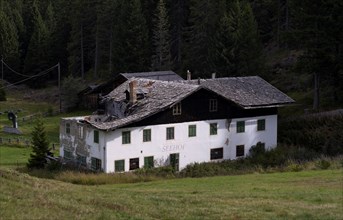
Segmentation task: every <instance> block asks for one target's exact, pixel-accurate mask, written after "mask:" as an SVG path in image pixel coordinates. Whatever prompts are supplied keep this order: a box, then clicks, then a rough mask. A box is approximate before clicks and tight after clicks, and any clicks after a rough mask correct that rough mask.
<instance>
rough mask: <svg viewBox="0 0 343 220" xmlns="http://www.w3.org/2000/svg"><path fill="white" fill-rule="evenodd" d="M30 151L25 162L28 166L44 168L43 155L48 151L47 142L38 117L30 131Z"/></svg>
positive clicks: (43, 128) (42, 125)
mask: <svg viewBox="0 0 343 220" xmlns="http://www.w3.org/2000/svg"><path fill="white" fill-rule="evenodd" d="M31 137H32V141H31V143H32V153H31V154H30V158H29V161H28V164H27V167H28V168H39V169H40V168H44V165H45V163H46V160H45V156H46V155H47V154H48V152H49V142H48V140H47V137H46V133H45V127H44V124H43V122H42V121H41V120H40V119H38V121H37V123H36V125H35V127H34V129H33V131H32V133H31Z"/></svg>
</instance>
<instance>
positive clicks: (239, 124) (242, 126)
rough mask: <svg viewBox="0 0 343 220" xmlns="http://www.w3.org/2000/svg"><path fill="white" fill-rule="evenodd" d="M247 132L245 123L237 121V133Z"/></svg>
mask: <svg viewBox="0 0 343 220" xmlns="http://www.w3.org/2000/svg"><path fill="white" fill-rule="evenodd" d="M243 132H245V121H237V133H243Z"/></svg>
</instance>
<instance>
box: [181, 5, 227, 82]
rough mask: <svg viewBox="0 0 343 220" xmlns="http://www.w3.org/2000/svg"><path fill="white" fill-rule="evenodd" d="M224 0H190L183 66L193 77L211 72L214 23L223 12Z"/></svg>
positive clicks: (217, 21) (216, 22)
mask: <svg viewBox="0 0 343 220" xmlns="http://www.w3.org/2000/svg"><path fill="white" fill-rule="evenodd" d="M225 5H226V4H225V1H223V0H218V1H208V0H193V1H190V16H189V27H188V28H187V31H186V41H187V44H186V48H185V57H186V60H185V65H186V66H185V67H184V68H186V69H190V70H191V71H192V72H193V73H194V75H195V77H197V76H202V77H205V76H206V75H208V74H210V73H211V72H213V69H212V68H211V65H210V63H211V61H210V57H211V56H212V55H213V52H214V49H213V47H214V43H213V41H214V39H213V38H214V33H215V32H216V25H217V24H218V23H219V20H220V18H221V17H222V15H223V14H224V12H225V8H226V7H225Z"/></svg>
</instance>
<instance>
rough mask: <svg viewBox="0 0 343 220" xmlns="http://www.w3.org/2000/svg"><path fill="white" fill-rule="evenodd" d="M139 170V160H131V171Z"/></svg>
mask: <svg viewBox="0 0 343 220" xmlns="http://www.w3.org/2000/svg"><path fill="white" fill-rule="evenodd" d="M138 168H139V158H138V157H137V158H132V159H130V170H135V169H138Z"/></svg>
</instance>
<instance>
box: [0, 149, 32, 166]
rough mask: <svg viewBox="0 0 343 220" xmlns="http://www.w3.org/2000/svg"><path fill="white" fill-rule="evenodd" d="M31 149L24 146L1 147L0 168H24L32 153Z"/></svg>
mask: <svg viewBox="0 0 343 220" xmlns="http://www.w3.org/2000/svg"><path fill="white" fill-rule="evenodd" d="M31 151H32V150H31V148H29V147H22V146H0V166H7V167H9V166H10V167H13V166H23V165H25V164H26V163H27V160H28V158H29V156H30V153H31Z"/></svg>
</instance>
